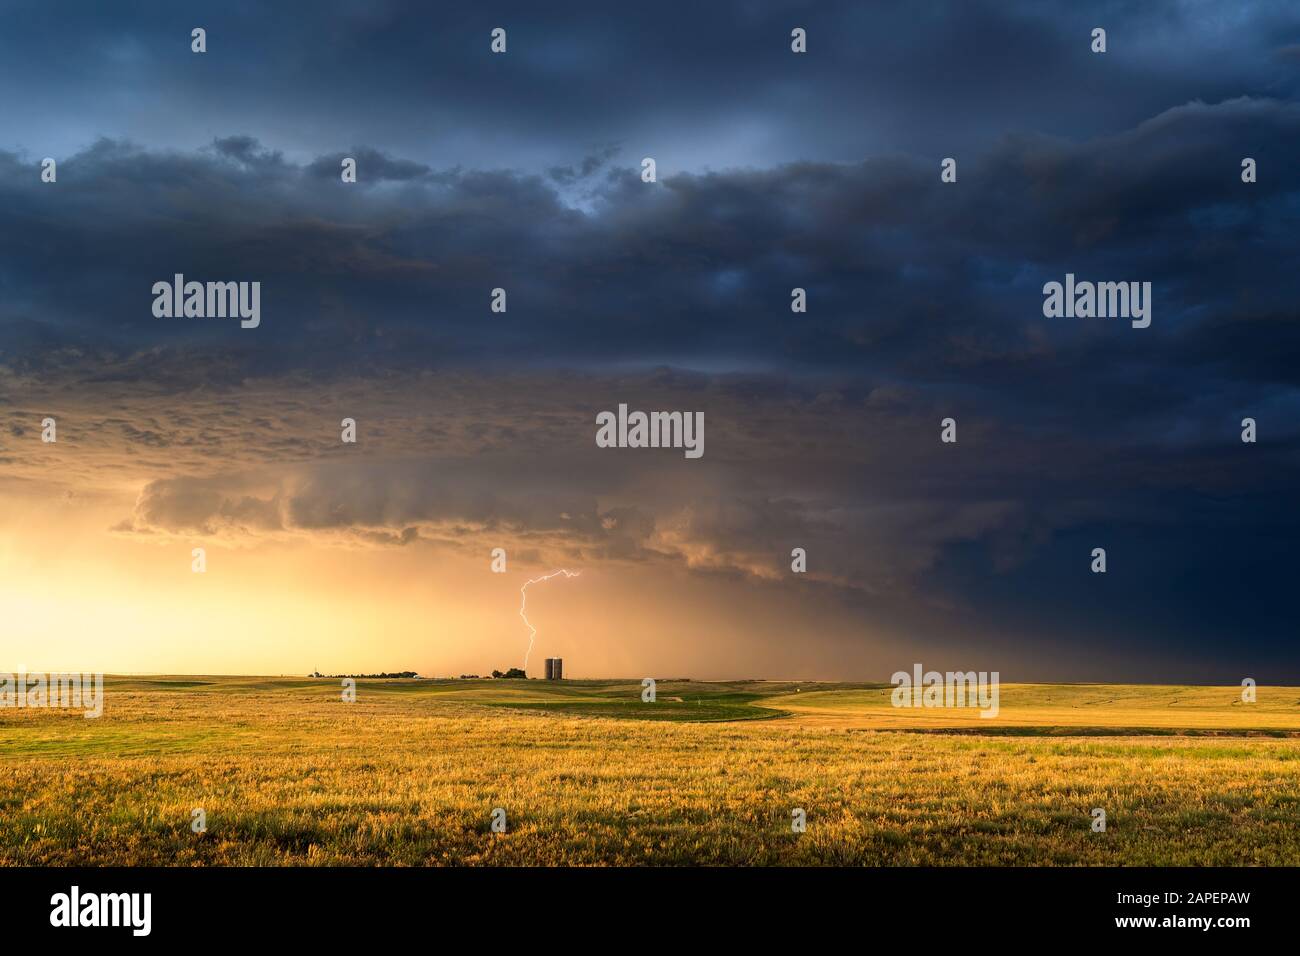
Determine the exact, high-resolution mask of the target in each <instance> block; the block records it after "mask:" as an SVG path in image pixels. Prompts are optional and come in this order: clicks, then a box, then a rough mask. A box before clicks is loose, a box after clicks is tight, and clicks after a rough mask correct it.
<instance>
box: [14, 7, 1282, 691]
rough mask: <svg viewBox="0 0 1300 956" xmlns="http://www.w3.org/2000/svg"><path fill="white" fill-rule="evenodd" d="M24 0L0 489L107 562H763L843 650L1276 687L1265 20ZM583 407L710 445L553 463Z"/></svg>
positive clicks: (1270, 136)
mask: <svg viewBox="0 0 1300 956" xmlns="http://www.w3.org/2000/svg"><path fill="white" fill-rule="evenodd" d="M19 6H21V5H19ZM43 9H44V8H38V7H32V8H31V9H29V10H27V11H25V13H26V14H27V17H28V19H25V20H24V26H23V29H22V30H17V31H5V35H6V37H7V39H6V41H5V43H7V44H9V45H10V46H11V53H12V56H10V57H9V58H7V59H6V61H5V66H4V67H3V68H0V77H2V76H4V71H5V70H10V71H14V70H19V69H21V68H22V63H23V61H24V58H33V61H34V59H35V58H37V57H38V56H40V55H41V53H42V50H41V45H40V43H33V44H22V43H21V37H22V35H23V30H28V31H30V35H31V36H33V37H36V36H42V37H47V36H49V35H57V36H60V38H61V39H60V43H61V44H62V45H63V47H62V48H63V53H62V54H61V56H62V59H59V60H58V61H57V62H63V63H65V64H66V68H65V69H61V70H58V71H56V73H55V75H53V76H51V77H49V81H48V83H46V84H44V85H43V86H42V87H41V88H40V89H38V90H35V91H32V92H31V93H30V94H27V95H24V96H19V95H18V94H17V93H15V92H14V88H13V84H12V83H10V84H7V86H8V87H9V92H6V93H4V94H0V98H3V99H4V100H5V101H6V102H5V105H6V107H7V108H8V110H9V112H8V113H7V115H10V116H11V117H13V122H12V124H11V125H10V127H9V128H8V129H7V130H6V133H5V135H4V136H3V138H0V217H3V221H4V226H5V228H4V229H3V230H0V291H2V292H3V296H2V297H0V482H3V488H4V489H5V490H6V491H7V492H8V493H11V494H13V495H16V496H30V495H38V494H44V493H48V492H50V491H51V490H56V491H58V492H59V493H63V494H67V495H70V496H73V497H77V496H96V495H99V496H104V497H105V498H107V499H111V500H114V501H119V500H122V489H124V488H129V489H132V494H131V495H130V496H129V498H130V500H129V501H123V503H122V506H121V513H120V514H119V515H118V517H117V518H116V519H115V520H114V521H113V522H112V523H111V526H110V529H109V530H111V533H112V534H114V535H116V536H124V537H127V538H131V539H135V540H140V541H141V542H147V541H150V540H154V539H157V538H160V537H162V538H166V537H175V538H179V539H184V540H191V539H194V540H201V539H208V540H214V541H222V542H226V543H231V544H235V545H237V546H248V547H253V546H257V545H258V544H259V543H265V542H274V541H278V540H284V539H295V540H308V541H312V542H315V543H319V544H320V545H321V546H323V547H330V548H339V549H344V550H345V549H349V548H358V547H360V548H410V549H411V550H412V551H413V552H419V553H420V554H433V555H436V554H437V553H438V551H439V549H459V550H463V551H466V552H467V553H478V552H479V551H482V550H483V547H484V542H485V541H487V540H491V541H492V542H493V543H497V542H503V543H505V544H508V545H509V546H510V547H511V548H512V549H513V550H514V551H515V552H516V553H518V554H519V555H520V556H521V559H524V560H529V561H534V562H537V563H539V564H541V563H546V562H548V561H552V560H565V561H576V562H608V563H611V564H615V565H623V566H627V567H633V568H634V567H636V566H638V565H645V564H650V563H653V564H656V565H664V566H672V567H676V568H681V569H686V570H688V571H689V572H691V573H693V574H699V575H702V576H709V575H720V576H726V577H728V578H729V579H740V580H743V581H746V582H749V583H750V584H752V586H753V587H756V588H798V587H803V586H805V585H804V583H801V582H792V580H791V575H790V571H789V555H790V550H791V548H793V547H804V548H806V549H807V550H808V553H809V574H808V576H807V582H806V583H807V587H808V588H809V593H808V595H807V599H808V600H810V601H821V600H832V601H836V602H840V603H843V604H844V605H845V606H846V607H848V608H852V609H855V610H856V612H857V613H860V615H861V619H862V620H863V622H864V627H869V626H870V623H871V621H872V619H873V618H872V615H873V614H874V613H877V612H879V613H882V614H883V613H886V611H887V613H888V614H889V615H890V617H891V620H895V621H896V620H898V619H904V618H906V616H907V613H908V611H907V609H908V607H914V608H918V609H923V610H924V613H925V614H926V618H925V620H926V624H925V627H927V628H932V627H935V626H940V627H943V628H945V629H947V630H948V631H949V633H948V634H947V635H945V636H947V637H954V638H957V639H960V638H961V637H962V636H963V635H968V634H969V635H981V636H984V635H989V634H1001V635H1004V636H1005V637H1006V638H1007V639H1008V640H1010V641H1012V642H1014V643H1018V644H1019V645H1020V646H1021V647H1022V648H1026V649H1032V648H1033V647H1035V646H1036V644H1038V643H1046V642H1049V641H1050V642H1061V641H1077V642H1079V643H1081V644H1086V643H1087V642H1090V641H1092V642H1096V643H1097V644H1098V646H1101V647H1105V648H1108V649H1109V650H1110V651H1111V652H1116V651H1118V650H1119V649H1121V648H1124V647H1126V646H1130V647H1135V648H1137V649H1138V650H1137V651H1135V659H1136V658H1137V657H1139V656H1140V657H1141V659H1142V660H1143V661H1147V660H1150V659H1152V658H1153V657H1158V656H1159V655H1161V654H1165V655H1170V656H1173V657H1176V658H1177V660H1179V662H1180V663H1179V664H1178V665H1177V666H1173V665H1171V667H1173V669H1172V670H1171V671H1170V672H1169V673H1167V674H1155V673H1153V672H1152V671H1151V670H1150V669H1149V667H1148V665H1147V664H1145V663H1143V664H1142V665H1141V666H1140V667H1139V666H1138V665H1136V664H1135V665H1134V668H1133V669H1132V670H1129V671H1123V672H1119V671H1117V672H1116V673H1115V674H1114V675H1113V677H1114V678H1116V679H1120V678H1125V677H1133V678H1144V679H1152V678H1160V679H1179V678H1186V679H1212V678H1213V677H1215V676H1216V675H1219V671H1220V669H1222V668H1224V667H1227V668H1229V669H1231V668H1235V670H1231V672H1230V673H1227V674H1226V675H1222V676H1223V677H1224V679H1225V680H1231V681H1234V682H1235V681H1236V680H1239V677H1240V675H1239V674H1238V673H1237V672H1238V671H1239V670H1241V669H1242V668H1245V667H1260V668H1267V669H1268V672H1267V673H1263V672H1261V673H1258V674H1255V676H1256V677H1258V678H1259V679H1260V680H1261V681H1272V682H1279V681H1283V680H1295V679H1300V656H1298V655H1297V654H1296V652H1295V651H1294V649H1293V647H1292V640H1291V635H1292V633H1293V630H1294V615H1293V614H1292V613H1291V612H1290V610H1289V608H1288V598H1287V595H1288V587H1289V579H1290V577H1291V571H1292V569H1293V568H1294V567H1295V560H1294V558H1293V556H1292V546H1293V544H1294V542H1295V541H1296V540H1297V534H1296V533H1297V530H1300V520H1298V519H1297V517H1296V510H1295V507H1294V501H1293V496H1294V489H1295V488H1296V487H1297V479H1300V456H1298V453H1300V427H1297V413H1300V394H1298V392H1297V386H1298V385H1300V372H1298V371H1297V368H1300V364H1298V360H1300V323H1297V321H1296V313H1297V309H1296V302H1297V301H1298V297H1300V279H1298V278H1297V273H1296V270H1295V268H1294V261H1295V258H1296V252H1297V242H1296V238H1295V235H1296V231H1295V223H1296V218H1297V213H1298V211H1300V175H1297V174H1296V173H1295V172H1294V171H1293V166H1294V157H1295V156H1297V155H1300V103H1297V102H1296V99H1295V91H1296V83H1297V70H1300V55H1297V53H1296V50H1298V49H1300V45H1298V44H1300V32H1297V21H1298V19H1300V18H1297V17H1296V15H1295V14H1294V11H1293V10H1290V9H1288V7H1287V6H1286V5H1282V4H1258V5H1242V6H1239V7H1236V8H1234V11H1233V12H1231V13H1229V12H1226V11H1222V10H1220V9H1219V8H1218V7H1217V6H1215V5H1210V4H1154V5H1150V6H1143V7H1130V6H1127V5H1114V6H1106V5H1103V6H1102V7H1101V8H1100V9H1098V10H1095V11H1089V12H1087V13H1081V12H1080V11H1079V10H1078V8H1077V6H1076V5H1066V4H1061V5H1041V4H1024V5H1018V4H996V5H993V4H991V5H983V4H976V3H971V4H954V5H952V6H950V7H947V8H946V10H945V9H944V8H943V6H942V5H940V6H936V7H935V8H934V10H933V12H931V13H930V14H928V15H921V14H919V13H917V12H916V11H915V9H914V8H909V7H908V6H905V5H901V4H899V5H890V4H884V5H879V7H877V6H875V5H872V6H871V7H865V6H860V5H833V4H832V5H825V4H817V5H804V4H798V3H792V4H785V5H781V4H732V5H716V6H715V5H708V6H707V7H704V8H700V9H699V10H696V9H694V8H692V9H691V11H690V16H689V17H688V18H687V20H688V21H689V23H683V22H678V20H677V19H675V18H674V17H672V16H667V17H665V16H661V15H658V14H654V15H652V13H651V12H650V11H637V10H635V9H633V8H629V16H628V17H622V16H620V17H618V18H617V19H616V18H614V17H613V15H612V14H609V15H602V16H592V15H589V13H584V12H581V11H577V10H572V11H571V10H567V9H563V8H562V9H559V10H556V11H554V15H553V16H543V15H542V14H541V13H540V12H538V11H537V10H536V9H535V8H528V9H524V8H520V9H518V10H510V9H508V8H501V9H499V10H498V9H491V10H486V11H482V12H481V13H479V12H476V13H474V14H473V15H468V14H456V15H447V16H433V15H430V14H426V13H420V12H419V11H418V10H417V9H416V8H415V7H413V6H408V5H403V4H395V3H370V4H365V5H361V4H348V3H337V4H331V5H326V7H324V8H322V10H321V11H320V12H318V13H314V14H312V15H311V16H304V17H295V16H292V15H290V14H288V13H284V12H280V13H276V12H269V11H265V10H262V9H261V8H260V7H258V6H257V5H251V4H249V5H243V4H233V5H228V6H226V7H225V8H223V10H222V11H221V12H220V13H219V14H214V16H213V17H211V18H207V19H206V20H204V22H203V23H202V24H199V23H198V22H197V21H196V23H194V24H191V23H190V22H189V20H188V19H186V17H190V18H191V19H192V17H191V16H190V15H189V14H185V15H181V14H179V13H177V12H175V11H174V10H171V9H170V8H168V9H166V10H163V9H162V8H161V7H160V8H158V9H157V10H156V11H155V15H153V16H146V15H143V14H140V15H139V19H138V20H133V19H131V18H127V19H126V20H123V19H122V17H120V16H118V15H116V14H115V15H114V17H113V18H112V19H111V20H110V19H109V18H108V15H107V14H105V13H99V12H95V11H93V10H90V9H87V11H86V16H85V17H81V18H79V19H78V20H77V21H76V23H75V25H74V26H73V27H72V28H70V29H69V30H65V31H54V30H50V29H40V26H41V25H40V19H41V17H43V16H46V15H47V14H45V13H44V12H42V11H43ZM1045 11H1050V13H1049V12H1045ZM941 14H943V15H942V16H941ZM683 15H684V14H683ZM638 18H641V19H638ZM1094 20H1096V21H1097V22H1096V23H1094V22H1093V21H1094ZM498 21H500V22H498ZM501 24H504V25H505V26H507V27H508V28H509V29H510V44H511V46H510V52H509V53H508V54H506V55H505V56H504V57H501V58H499V59H498V60H493V59H491V55H490V54H489V53H488V52H487V34H488V31H489V30H490V29H491V28H492V27H493V26H497V25H501ZM1099 24H1100V25H1105V26H1106V27H1107V28H1108V30H1109V35H1110V44H1111V52H1109V53H1107V54H1105V55H1104V56H1097V55H1094V54H1091V53H1089V51H1088V32H1089V30H1090V29H1091V27H1093V26H1096V25H1099ZM194 25H203V26H205V27H206V28H207V29H208V31H209V37H210V40H209V43H210V47H209V49H210V52H209V53H207V54H204V55H202V56H196V55H194V54H191V53H190V52H189V47H188V39H187V38H188V34H189V29H190V27H191V26H194ZM792 25H801V26H805V27H807V28H808V30H809V37H810V40H809V50H810V52H809V53H808V54H807V55H805V56H802V57H800V56H794V55H792V54H790V53H789V46H788V35H789V28H790V26H792ZM15 33H16V35H15ZM462 34H463V35H464V36H465V37H467V38H473V39H472V40H471V39H466V40H464V41H463V42H462V41H461V40H459V39H457V38H458V37H460V36H461V35H462ZM480 41H481V42H480ZM41 42H42V43H45V42H49V41H48V39H47V40H43V41H41ZM173 47H174V49H173ZM906 50H910V51H913V53H912V55H908V56H905V55H904V54H903V52H902V51H906ZM918 50H927V51H930V52H929V53H928V54H927V55H926V56H925V57H921V56H918V55H916V52H915V51H918ZM286 51H288V52H289V53H291V54H292V55H291V56H288V57H286V56H285V53H286ZM45 53H46V54H49V53H50V51H48V50H46V51H45ZM935 63H942V64H944V65H943V67H942V68H935V67H934V64H935ZM289 64H292V69H291V68H290V65H289ZM162 77H171V78H173V79H174V80H175V82H172V83H165V82H160V79H161V78H162ZM611 77H617V78H618V79H619V82H615V83H611V82H610V78H611ZM88 84H95V85H97V87H98V88H99V89H100V90H101V93H100V96H101V99H102V103H101V104H100V105H99V107H98V108H96V109H93V110H91V109H88V108H87V105H86V103H85V102H84V100H83V98H81V97H78V96H77V95H75V94H74V92H73V91H74V90H83V89H85V88H86V87H87V85H88ZM216 90H219V91H220V95H219V96H218V95H217V94H216V93H215V92H214V91H216ZM56 116H57V117H62V121H61V123H54V122H53V120H52V117H56ZM69 129H73V130H75V135H71V134H69V132H68V130H69ZM46 156H51V157H52V158H55V159H56V160H57V162H58V181H57V183H56V184H49V183H42V182H41V181H40V178H39V164H40V160H41V159H42V158H44V157H46ZM644 156H653V157H655V158H656V159H657V161H658V162H659V173H660V176H659V182H657V183H653V184H648V183H645V182H643V181H642V180H641V177H640V162H641V159H642V157H644ZM950 156H951V157H954V158H955V159H956V160H957V169H958V176H957V181H956V182H955V183H945V182H942V181H941V179H940V175H939V171H940V162H941V160H942V159H943V158H945V157H950ZM345 157H350V158H354V159H355V160H356V162H357V182H356V183H355V184H350V183H344V182H342V181H341V180H340V164H341V162H342V160H343V159H344V158H345ZM1245 157H1251V158H1252V159H1254V160H1255V161H1256V163H1257V167H1258V181H1257V182H1254V183H1249V184H1247V183H1243V181H1242V178H1241V162H1242V160H1243V158H1245ZM1067 273H1072V274H1074V275H1076V276H1078V277H1079V278H1080V279H1087V280H1094V281H1096V280H1110V281H1143V282H1150V283H1151V285H1152V290H1153V291H1152V300H1151V309H1152V322H1151V326H1150V328H1147V329H1140V330H1139V329H1134V328H1131V327H1130V325H1129V323H1128V322H1127V321H1123V320H1116V319H1100V318H1091V319H1077V318H1075V319H1065V318H1045V317H1044V314H1043V310H1042V304H1043V285H1044V283H1046V282H1049V281H1060V280H1062V279H1063V277H1064V276H1065V275H1066V274H1067ZM175 274H183V275H184V276H185V277H186V279H192V280H198V281H258V282H260V283H261V289H262V299H261V313H262V321H261V324H260V326H259V327H258V328H256V329H241V328H240V326H239V323H238V322H233V321H226V320H220V319H197V318H157V317H155V316H154V314H153V313H152V312H151V309H150V306H151V303H152V300H153V296H152V294H151V291H150V290H151V287H152V286H153V284H154V283H155V282H158V281H164V282H170V281H171V279H172V277H173V275H175ZM498 287H499V288H504V289H505V290H506V291H507V294H508V303H509V304H508V309H507V311H506V312H504V313H498V312H493V311H491V310H490V308H489V305H490V298H491V292H492V290H493V289H494V288H498ZM794 288H801V289H804V290H806V293H807V301H808V311H807V312H806V313H794V312H792V311H791V308H790V302H791V290H792V289H794ZM620 402H627V403H629V404H630V405H631V406H632V407H639V408H673V409H690V410H700V411H703V412H704V413H705V417H706V420H707V423H708V447H707V452H706V454H705V457H704V458H703V459H702V460H700V461H699V462H689V461H684V460H683V459H682V456H681V455H680V454H679V453H678V454H673V453H670V452H650V451H646V452H636V451H629V450H617V451H614V450H602V449H598V448H596V447H595V445H594V442H593V436H594V433H595V416H596V414H597V413H598V412H600V411H602V410H608V409H613V408H615V407H617V405H618V404H619V403H620ZM46 415H54V416H55V417H57V418H58V420H59V422H60V429H61V435H60V446H61V448H63V449H64V450H70V451H71V452H75V454H68V455H67V456H66V457H64V458H62V459H61V460H59V462H58V464H57V465H55V464H54V463H53V460H52V459H51V458H49V456H44V457H42V455H41V454H38V453H34V452H33V451H32V447H33V442H38V441H39V439H38V438H37V437H36V436H37V433H38V432H39V426H40V422H41V419H42V418H43V417H44V416H46ZM347 416H351V417H354V418H355V419H356V420H357V421H358V422H359V431H360V435H361V441H360V443H359V445H358V446H343V445H340V443H339V441H338V431H339V428H338V426H339V422H340V420H341V419H342V418H343V417H347ZM948 417H952V418H954V419H955V420H956V421H957V428H958V434H959V440H958V442H957V443H956V444H952V445H949V444H942V443H941V442H940V441H939V429H940V421H941V420H942V419H944V418H948ZM1245 417H1252V418H1254V419H1256V420H1257V422H1258V427H1259V434H1260V438H1259V441H1258V442H1257V443H1255V444H1243V443H1242V442H1241V440H1240V432H1241V421H1242V419H1243V418H1245ZM36 447H37V448H39V445H36ZM1097 546H1104V547H1106V548H1107V550H1108V553H1109V557H1110V569H1109V570H1108V573H1107V575H1106V576H1104V577H1101V576H1094V575H1092V574H1090V573H1088V562H1089V553H1090V551H1091V549H1092V548H1094V547H1097ZM886 605H887V608H886ZM917 613H918V614H919V613H920V611H918V612H917ZM918 620H919V618H918ZM936 621H938V622H939V623H938V625H936V624H935V622H936ZM918 626H919V625H918ZM931 636H932V635H931ZM842 639H843V640H846V641H848V640H852V639H853V637H852V635H845V636H844V637H843V638H842ZM1180 668H1181V669H1180ZM1121 670H1122V667H1121ZM1243 673H1244V671H1243ZM1044 675H1045V676H1057V677H1068V676H1069V675H1068V674H1058V675H1047V674H1046V672H1044Z"/></svg>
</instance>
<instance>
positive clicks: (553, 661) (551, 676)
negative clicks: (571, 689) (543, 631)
mask: <svg viewBox="0 0 1300 956" xmlns="http://www.w3.org/2000/svg"><path fill="white" fill-rule="evenodd" d="M546 679H547V680H564V658H562V657H548V658H546Z"/></svg>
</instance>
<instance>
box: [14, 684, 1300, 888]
mask: <svg viewBox="0 0 1300 956" xmlns="http://www.w3.org/2000/svg"><path fill="white" fill-rule="evenodd" d="M640 690H641V688H640V683H639V681H565V682H562V683H560V684H547V683H544V682H541V681H492V680H484V681H360V682H358V696H357V701H356V703H352V704H347V703H344V702H342V701H341V700H340V695H339V684H338V682H337V681H330V680H307V679H277V678H231V677H212V678H206V677H154V678H116V679H115V678H109V679H107V680H106V683H105V707H104V715H103V716H102V717H101V718H99V719H95V720H86V719H84V718H83V717H82V716H81V715H80V713H79V712H60V711H49V710H0V764H2V765H3V767H4V770H5V772H4V773H3V774H2V775H0V864H5V865H22V864H164V865H172V864H176V865H200V864H209V865H211V864H216V865H221V864H255V865H256V864H310V865H316V864H400V865H429V864H652V865H653V864H658V865H663V864H676V865H681V864H869V865H895V864H936V865H949V864H957V865H960V864H1022V865H1039V864H1042V865H1053V864H1056V865H1070V864H1131V865H1153V864H1154V865H1165V864H1169V865H1193V864H1223V865H1237V864H1252V865H1292V866H1294V865H1298V864H1300V688H1284V687H1261V688H1259V689H1258V701H1257V702H1256V703H1253V704H1243V703H1241V701H1240V690H1239V689H1238V688H1232V687H1228V688H1206V687H1151V686H1117V685H1003V687H1002V690H1001V712H1000V714H999V716H998V718H997V719H994V720H981V719H980V718H979V716H978V711H973V710H967V709H960V708H953V709H939V710H933V709H931V710H926V709H918V710H899V709H895V708H893V707H892V706H890V702H889V693H890V690H891V688H888V687H884V688H881V687H873V686H870V685H844V684H835V685H828V684H809V683H803V684H793V683H775V682H771V683H769V682H736V683H695V682H661V683H660V684H659V686H658V700H657V701H656V702H655V703H653V704H643V703H641V701H640ZM197 807H201V808H203V809H204V811H205V812H206V815H207V832H205V833H202V834H196V833H193V832H191V829H190V820H191V810H192V809H194V808H197ZM497 807H500V808H503V809H504V810H505V811H506V817H507V825H508V826H507V832H506V833H504V834H497V833H492V832H491V830H490V826H489V823H490V816H491V813H492V811H493V809H494V808H497ZM1094 807H1102V808H1104V809H1105V810H1106V814H1107V830H1106V832H1105V833H1094V832H1092V830H1091V828H1090V823H1091V818H1090V811H1091V810H1092V808H1094ZM795 808H802V809H804V810H805V811H806V813H807V830H806V832H804V833H801V834H796V833H793V832H792V831H791V825H790V824H791V813H792V810H794V809H795Z"/></svg>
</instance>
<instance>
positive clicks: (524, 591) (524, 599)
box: [519, 568, 582, 671]
mask: <svg viewBox="0 0 1300 956" xmlns="http://www.w3.org/2000/svg"><path fill="white" fill-rule="evenodd" d="M581 573H582V572H581V571H568V570H566V569H564V568H560V570H558V571H552V572H551V573H550V574H544V575H542V576H541V577H540V578H529V579H528V580H527V581H525V582H524V586H523V587H521V588H520V589H519V616H520V617H521V618H523V619H524V624H526V625H528V653H526V654H524V670H525V671H527V670H528V656H529V655H530V654H532V653H533V639H534V638H535V637H537V628H535V627H533V626H532V625H531V624H529V623H528V615H527V614H525V613H524V606H525V605H526V604H527V603H528V585H530V584H541V583H542V582H543V581H549V580H551V578H555V577H559V576H560V575H561V574H563V575H564V576H565V577H566V578H576V577H577V576H578V575H580V574H581Z"/></svg>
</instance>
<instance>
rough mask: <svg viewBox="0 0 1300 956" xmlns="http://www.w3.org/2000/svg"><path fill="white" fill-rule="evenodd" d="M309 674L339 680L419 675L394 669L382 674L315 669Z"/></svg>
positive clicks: (388, 678) (384, 678) (382, 678)
mask: <svg viewBox="0 0 1300 956" xmlns="http://www.w3.org/2000/svg"><path fill="white" fill-rule="evenodd" d="M311 676H312V677H324V678H327V679H329V680H339V679H341V678H343V677H351V678H352V679H353V680H391V679H393V678H394V677H419V676H420V675H419V674H417V673H416V672H415V671H394V672H393V673H391V674H389V673H387V672H385V673H383V674H322V673H321V672H320V671H315V672H314V673H313V674H312V675H311Z"/></svg>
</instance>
